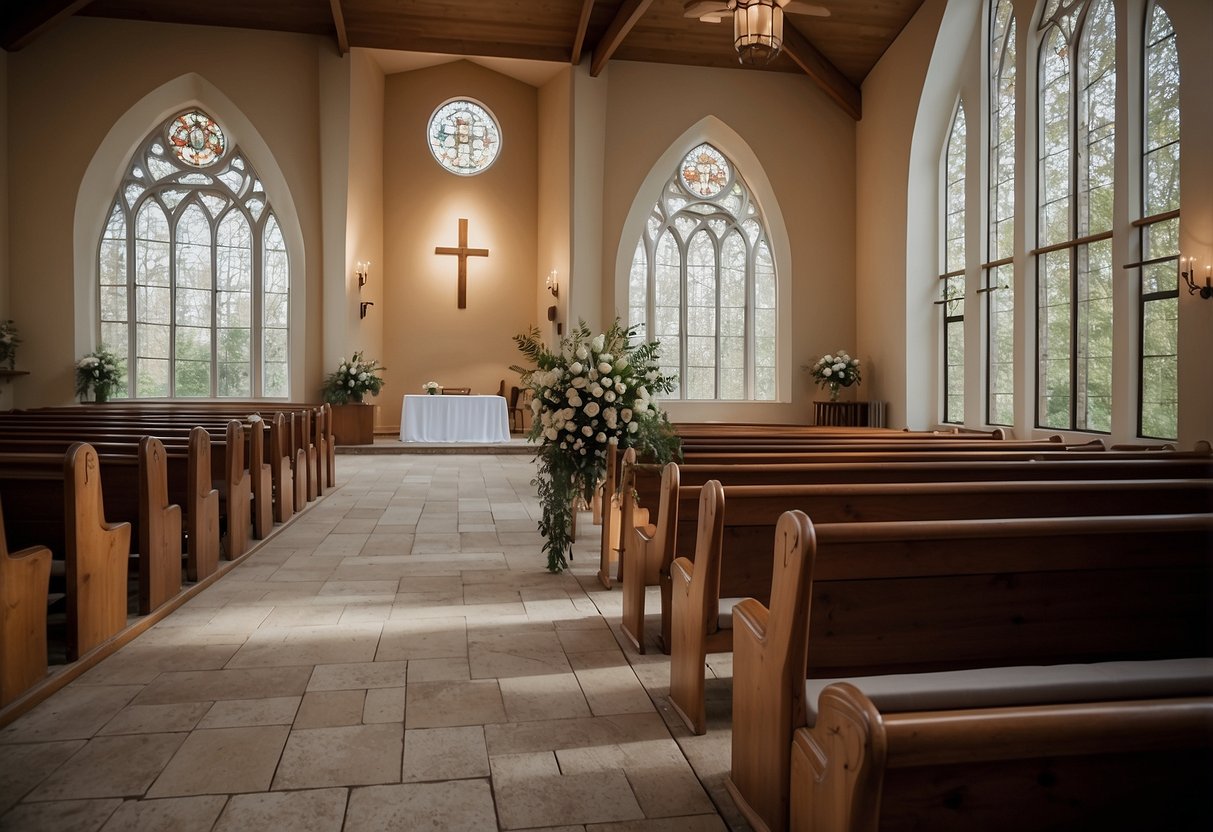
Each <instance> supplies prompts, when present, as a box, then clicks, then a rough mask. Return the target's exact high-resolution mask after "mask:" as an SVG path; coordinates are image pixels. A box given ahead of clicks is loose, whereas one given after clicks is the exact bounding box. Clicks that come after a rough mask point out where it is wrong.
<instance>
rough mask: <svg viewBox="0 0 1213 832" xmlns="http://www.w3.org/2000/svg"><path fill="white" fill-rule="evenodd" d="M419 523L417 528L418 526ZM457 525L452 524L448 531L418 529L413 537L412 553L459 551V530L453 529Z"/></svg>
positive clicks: (425, 553) (432, 553)
mask: <svg viewBox="0 0 1213 832" xmlns="http://www.w3.org/2000/svg"><path fill="white" fill-rule="evenodd" d="M420 525H421V524H420V523H419V524H418V528H420ZM455 528H457V525H455V524H452V528H451V530H450V531H449V532H445V533H437V532H428V533H427V532H421V531H418V532H417V535H416V537H414V538H413V549H412V554H414V555H435V554H448V553H454V552H459V551H461V550H460V548H459V543H460V541H459V532H457V531H455Z"/></svg>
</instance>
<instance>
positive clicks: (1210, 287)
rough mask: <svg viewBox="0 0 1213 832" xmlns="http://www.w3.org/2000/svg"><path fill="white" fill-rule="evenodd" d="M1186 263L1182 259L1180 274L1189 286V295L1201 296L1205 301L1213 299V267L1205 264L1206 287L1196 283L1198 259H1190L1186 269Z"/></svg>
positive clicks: (1180, 261) (1180, 260) (1180, 259)
mask: <svg viewBox="0 0 1213 832" xmlns="http://www.w3.org/2000/svg"><path fill="white" fill-rule="evenodd" d="M1184 263H1185V260H1184V258H1182V257H1180V258H1179V274H1180V276H1182V277H1183V279H1184V282H1185V283H1187V284H1188V294H1189V295H1195V294H1199V295H1200V296H1201V298H1202V299H1204V300H1209V299H1210V298H1213V266H1210V265H1208V264H1205V285H1204V286H1201V285H1199V284H1197V282H1196V258H1195V257H1189V258H1188V259H1187V261H1186V263H1187V267H1186V268H1185V266H1184Z"/></svg>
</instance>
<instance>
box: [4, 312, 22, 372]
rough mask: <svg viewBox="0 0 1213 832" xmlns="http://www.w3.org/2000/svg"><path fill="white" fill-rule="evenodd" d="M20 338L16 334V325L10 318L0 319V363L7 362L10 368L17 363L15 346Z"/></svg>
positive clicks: (18, 343) (19, 341)
mask: <svg viewBox="0 0 1213 832" xmlns="http://www.w3.org/2000/svg"><path fill="white" fill-rule="evenodd" d="M20 345H21V338H20V337H19V336H18V335H17V325H16V324H15V323H13V322H12V321H11V320H7V321H0V364H7V365H8V368H9V369H10V370H11V369H13V367H14V366H15V365H16V363H17V347H19V346H20Z"/></svg>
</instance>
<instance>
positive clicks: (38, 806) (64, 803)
mask: <svg viewBox="0 0 1213 832" xmlns="http://www.w3.org/2000/svg"><path fill="white" fill-rule="evenodd" d="M121 805H122V800H121V798H117V797H113V798H109V799H105V800H61V801H57V802H55V803H25V804H22V805H20V806H17V807H16V808H15V809H13V810H11V811H10V812H8V814H6V815H3V816H0V832H35V830H36V832H42V830H48V832H51V831H52V830H53V832H95V830H97V829H100V828H101V825H102V824H103V823H105V821H106V820H107V819H108V818H109V816H110V815H112V814H113V813H114V811H115V810H116V809H117V808H118V807H119V806H121Z"/></svg>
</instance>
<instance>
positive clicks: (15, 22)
mask: <svg viewBox="0 0 1213 832" xmlns="http://www.w3.org/2000/svg"><path fill="white" fill-rule="evenodd" d="M13 2H14V0H8V2H7V3H6V5H9V6H10V9H11V4H13ZM90 2H92V0H47V2H45V3H23V4H22V6H23V8H22V9H21V11H20V12H18V13H16V14H13V15H12V16H11V17H10V16H8V15H5V17H7V18H8V19H7V20H6V21H5V22H4V33H3V36H4V43H3V46H4V48H5V49H7V50H8V51H9V52H16V51H17V50H18V49H20V48H22V47H23V46H27V45H29V44H30V43H31V42H32V41H33V40H34V39H35V38H37V37H38V36H39V35H41V34H43V33H45V32H47V31H49V30H50V29H51V28H53V27H54V26H56V25H58V24H59V23H62V22H63V21H64V20H67V19H68V18H69V17H71V16H72V15H74V14H75V13H76V12H78V11H80V10H81V9H83V8H84V7H85V6H87V5H88V4H89V3H90Z"/></svg>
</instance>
